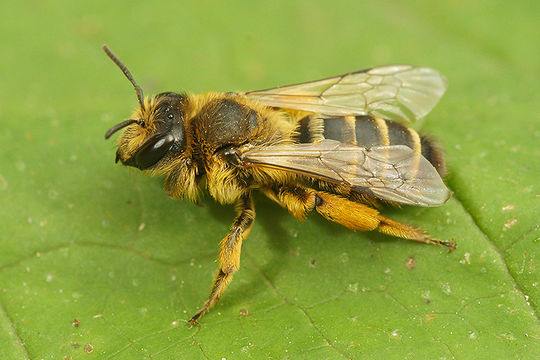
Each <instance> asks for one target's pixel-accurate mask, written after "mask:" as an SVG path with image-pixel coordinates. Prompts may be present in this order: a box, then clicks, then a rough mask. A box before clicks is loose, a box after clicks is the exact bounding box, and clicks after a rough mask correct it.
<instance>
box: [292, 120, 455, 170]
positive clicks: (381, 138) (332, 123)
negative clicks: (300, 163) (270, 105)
mask: <svg viewBox="0 0 540 360" xmlns="http://www.w3.org/2000/svg"><path fill="white" fill-rule="evenodd" d="M323 139H331V140H336V141H340V142H343V143H347V144H354V145H358V146H361V147H366V148H370V147H373V146H390V145H406V146H408V147H410V148H411V149H413V150H415V151H417V152H419V153H421V154H422V155H423V156H424V157H425V158H426V159H427V160H428V161H429V162H430V163H431V164H432V165H433V166H434V167H435V169H437V171H438V172H439V174H441V176H442V175H444V174H445V173H446V168H445V161H444V156H443V154H442V150H441V148H440V147H439V146H438V145H437V144H436V143H435V142H434V141H433V140H431V139H430V138H429V137H426V136H423V135H420V134H418V133H417V132H416V131H415V130H414V129H412V128H410V127H407V126H404V125H402V124H400V123H398V122H396V121H391V120H385V119H382V118H380V117H378V116H373V115H364V116H340V117H332V118H322V119H321V118H319V117H317V116H315V115H310V116H306V117H304V118H302V119H301V120H300V121H298V124H297V127H296V132H295V135H294V140H296V141H297V142H300V143H310V142H317V141H321V140H323Z"/></svg>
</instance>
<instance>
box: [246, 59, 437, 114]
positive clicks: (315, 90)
mask: <svg viewBox="0 0 540 360" xmlns="http://www.w3.org/2000/svg"><path fill="white" fill-rule="evenodd" d="M446 87H447V83H446V79H445V78H444V76H442V75H441V74H439V73H438V72H437V71H435V70H433V69H430V68H425V67H416V66H412V65H389V66H379V67H374V68H371V69H366V70H361V71H357V72H353V73H349V74H344V75H341V76H335V77H331V78H327V79H323V80H317V81H311V82H306V83H303V84H297V85H289V86H283V87H278V88H273V89H266V90H259V91H249V92H245V93H240V95H243V96H247V97H250V98H256V99H258V100H259V101H261V102H262V103H264V104H265V105H268V106H275V107H282V108H285V109H295V110H305V111H310V112H314V113H317V114H324V115H331V116H342V115H366V114H370V113H371V114H375V115H379V116H381V117H384V118H386V119H389V120H404V119H405V120H408V121H410V122H414V121H415V120H417V119H421V118H423V117H424V116H426V115H427V114H428V113H429V112H430V111H431V109H433V108H434V107H435V105H436V104H437V102H439V100H440V98H441V96H442V95H443V94H444V92H445V91H446Z"/></svg>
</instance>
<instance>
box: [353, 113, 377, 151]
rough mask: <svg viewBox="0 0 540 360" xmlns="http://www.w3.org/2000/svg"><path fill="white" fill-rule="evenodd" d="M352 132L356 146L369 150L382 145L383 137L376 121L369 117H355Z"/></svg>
mask: <svg viewBox="0 0 540 360" xmlns="http://www.w3.org/2000/svg"><path fill="white" fill-rule="evenodd" d="M354 131H355V134H356V145H358V146H363V147H367V148H370V147H373V146H379V145H382V144H383V136H382V134H381V131H380V129H379V126H378V124H377V121H376V120H375V119H374V118H372V117H371V116H357V117H356V122H355V129H354Z"/></svg>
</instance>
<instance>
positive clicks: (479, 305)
mask: <svg viewBox="0 0 540 360" xmlns="http://www.w3.org/2000/svg"><path fill="white" fill-rule="evenodd" d="M8 6H9V8H8ZM0 10H1V11H2V13H3V14H11V15H10V16H5V17H4V18H3V20H2V23H1V24H0V30H1V31H0V39H1V40H2V46H1V47H0V64H1V65H2V69H3V70H4V71H3V75H2V86H1V87H0V118H1V119H2V120H1V121H2V123H3V126H2V129H3V130H2V131H1V132H0V143H1V144H2V146H1V147H0V156H1V157H0V159H1V160H0V199H2V207H1V209H0V216H1V219H2V220H1V222H0V249H1V251H0V358H2V359H62V358H66V359H69V358H73V359H82V358H87V357H88V358H92V357H93V358H104V359H141V358H152V359H173V358H176V359H191V358H207V359H222V358H226V359H243V358H252V359H263V358H264V359H285V358H289V359H298V358H308V359H322V358H328V359H340V358H355V359H373V358H384V359H404V358H406V359H423V358H426V359H433V358H440V359H443V358H445V359H451V358H456V359H463V358H476V359H488V358H493V357H496V358H501V359H509V358H523V359H530V358H534V357H535V354H536V356H538V354H539V353H540V341H539V340H540V326H539V318H538V305H539V304H540V286H539V279H540V271H539V266H538V260H539V249H540V225H539V222H538V215H539V213H540V211H539V210H540V195H539V194H540V186H539V181H538V178H539V176H540V165H539V164H540V146H539V144H540V117H539V112H538V94H539V93H540V86H539V85H538V79H539V78H540V67H539V66H538V59H539V58H540V56H539V55H540V54H539V50H538V49H539V48H538V44H539V43H540V36H539V33H540V31H539V28H538V26H537V8H536V7H535V6H534V4H533V2H527V1H522V2H518V3H509V2H505V1H490V2H476V3H464V2H460V1H445V2H432V1H420V2H415V3H414V4H409V3H407V4H405V3H404V4H401V3H399V2H395V3H394V2H390V1H382V2H376V3H373V4H362V3H360V2H358V3H351V2H347V1H332V2H328V1H317V2H315V1H291V2H287V3H283V4H277V3H273V2H250V4H249V5H246V3H245V2H241V1H232V2H230V1H229V2H222V3H220V4H212V3H210V2H204V1H202V2H201V1H200V2H193V3H185V4H180V3H170V4H164V3H160V4H156V3H153V2H142V1H129V2H122V3H118V2H114V3H113V2H110V1H109V2H105V1H101V2H92V3H88V4H85V3H80V2H67V1H60V0H58V1H50V2H45V3H44V2H18V3H9V4H8V3H5V4H2V5H0ZM103 43H106V44H108V45H109V46H110V47H111V48H112V49H113V51H115V52H116V53H117V54H118V56H119V57H120V58H121V59H122V60H123V61H124V62H125V63H126V65H127V66H128V67H129V68H130V70H131V71H132V73H133V74H134V76H135V78H136V79H137V81H138V82H139V83H140V85H141V86H142V87H143V89H144V90H145V92H146V94H147V95H149V94H151V93H155V92H159V91H167V90H173V91H180V90H186V91H190V92H201V91H206V90H218V91H230V90H239V89H240V90H241V89H257V88H267V87H272V86H277V85H283V84H287V83H295V82H300V81H307V80H312V79H317V78H321V77H324V76H330V75H335V74H339V73H343V72H346V71H354V70H358V69H361V68H365V67H369V66H372V65H380V64H388V63H411V64H418V65H425V66H431V67H433V68H436V69H438V70H439V71H441V72H442V73H443V74H445V75H446V77H447V78H448V80H449V84H450V87H449V90H448V92H447V94H446V95H445V97H444V98H443V100H442V102H441V103H440V104H439V105H438V106H437V107H436V108H435V110H434V111H433V112H432V113H431V114H430V115H429V116H428V117H427V118H426V119H425V121H424V124H423V131H425V132H426V133H430V134H432V135H434V136H435V137H437V138H439V139H440V141H441V143H442V144H443V146H444V147H445V148H446V155H447V159H448V164H449V169H450V174H449V176H448V178H447V183H448V185H449V186H450V188H451V189H452V191H453V192H454V196H453V198H452V199H451V200H450V201H449V202H448V203H447V204H446V205H445V206H443V207H440V208H434V209H425V208H404V209H387V210H385V212H384V213H385V215H388V216H390V217H392V218H395V219H396V220H399V221H403V222H405V223H407V224H412V225H416V226H420V227H422V228H424V229H426V230H427V231H428V232H429V233H430V234H432V235H433V236H436V237H438V238H441V239H448V240H449V239H455V241H456V243H457V244H458V248H457V249H456V250H455V251H453V252H451V253H447V251H446V250H445V249H443V248H440V247H436V246H426V245H421V244H417V243H413V242H408V241H404V240H398V239H394V238H390V237H385V236H383V235H379V234H374V233H353V232H350V231H348V230H346V229H344V228H341V227H339V226H337V225H335V224H332V223H328V222H325V221H324V220H323V219H321V218H320V217H318V216H317V215H316V214H313V215H312V216H310V217H309V218H308V219H307V220H306V221H304V223H302V224H301V223H298V222H296V221H295V220H294V219H293V218H292V217H290V216H289V215H288V214H287V213H286V211H285V210H283V209H281V208H279V207H278V206H277V205H275V204H273V203H272V202H270V201H269V200H266V199H265V198H264V197H263V196H260V195H257V196H256V197H255V201H256V208H257V220H256V222H255V225H254V227H253V231H252V233H251V236H250V238H249V239H248V240H246V241H245V243H244V247H243V253H242V268H241V269H240V271H239V272H238V273H237V274H236V275H235V279H234V281H233V282H232V284H231V286H230V287H229V289H228V290H227V292H226V293H225V295H224V296H223V298H222V299H221V301H220V302H219V303H218V305H217V306H216V307H215V308H214V309H213V310H212V311H211V312H210V313H208V314H207V315H206V316H205V317H204V318H203V319H202V321H201V325H200V327H193V328H192V327H190V326H188V325H187V323H186V320H187V319H189V318H190V316H191V315H193V313H194V312H195V311H196V310H197V309H198V308H199V306H201V305H202V302H203V300H204V299H206V296H207V295H208V291H209V287H210V282H211V279H212V275H213V273H214V271H215V269H216V267H217V264H216V261H215V259H216V255H217V249H218V245H219V241H220V239H221V238H222V237H223V236H224V235H225V234H226V232H227V231H228V228H229V226H230V223H231V222H232V219H233V218H234V211H233V208H232V207H231V206H225V207H223V206H219V205H217V204H215V203H214V202H213V201H212V200H211V199H210V198H209V197H207V198H206V199H205V200H204V201H203V202H202V205H203V206H202V207H198V206H194V205H193V204H190V203H188V202H180V201H173V200H171V199H169V198H167V196H166V195H165V194H164V192H163V190H162V186H161V183H162V179H156V178H148V177H145V176H144V175H142V174H140V173H138V172H136V171H133V170H131V171H128V170H127V169H125V168H122V167H120V166H115V165H114V163H113V160H114V152H115V146H114V143H113V141H109V142H105V141H104V140H103V134H104V132H105V130H106V129H108V128H109V127H110V126H112V125H113V124H116V123H117V122H118V121H120V120H123V119H125V118H126V117H127V116H129V113H130V109H131V108H133V107H135V106H136V98H135V96H134V92H133V89H132V88H131V85H130V84H129V83H128V82H127V81H126V80H125V79H124V78H123V76H122V75H121V73H120V72H119V71H118V69H117V68H115V67H114V65H113V64H112V63H111V62H110V60H109V59H107V58H106V56H105V55H104V54H103V52H102V51H101V48H100V47H101V45H102V44H103ZM76 325H78V326H76Z"/></svg>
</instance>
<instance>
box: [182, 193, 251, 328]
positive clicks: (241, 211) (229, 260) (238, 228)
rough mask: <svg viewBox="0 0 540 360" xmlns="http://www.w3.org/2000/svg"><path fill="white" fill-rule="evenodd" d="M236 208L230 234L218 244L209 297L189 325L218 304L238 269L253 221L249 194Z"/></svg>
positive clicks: (241, 199) (242, 198) (243, 197)
mask: <svg viewBox="0 0 540 360" xmlns="http://www.w3.org/2000/svg"><path fill="white" fill-rule="evenodd" d="M236 206H237V212H238V216H237V217H236V219H235V220H234V223H233V225H232V226H231V232H230V233H229V234H228V235H227V236H225V237H224V238H223V240H221V243H220V247H219V256H218V260H219V268H218V271H217V272H216V275H215V276H214V281H213V283H212V289H211V290H210V295H209V296H208V300H206V301H205V303H204V305H203V307H202V308H201V310H199V311H198V312H197V313H196V314H195V315H193V317H192V318H191V319H190V320H189V322H190V323H191V324H196V323H197V321H198V320H199V319H200V318H201V317H202V316H203V315H204V313H206V312H207V311H208V310H210V308H211V307H213V306H214V305H215V304H216V303H217V302H218V300H219V298H220V297H221V295H223V293H224V292H225V289H227V286H229V284H230V283H231V281H232V277H233V275H234V273H235V272H236V270H238V268H239V267H240V253H241V250H242V240H243V239H244V238H246V237H247V236H248V235H249V232H250V231H251V225H252V224H253V220H254V219H255V207H254V206H253V200H252V198H251V193H247V194H245V195H242V197H241V198H240V199H239V200H238V202H237V205H236Z"/></svg>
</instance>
